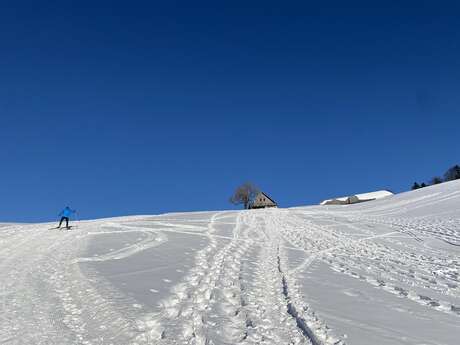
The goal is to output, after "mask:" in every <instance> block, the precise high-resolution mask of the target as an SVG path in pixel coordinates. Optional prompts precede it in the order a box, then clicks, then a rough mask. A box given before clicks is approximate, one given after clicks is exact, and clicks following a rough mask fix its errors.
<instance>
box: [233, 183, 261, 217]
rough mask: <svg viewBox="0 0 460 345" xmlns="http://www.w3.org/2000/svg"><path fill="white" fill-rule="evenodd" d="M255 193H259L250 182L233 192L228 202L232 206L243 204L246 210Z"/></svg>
mask: <svg viewBox="0 0 460 345" xmlns="http://www.w3.org/2000/svg"><path fill="white" fill-rule="evenodd" d="M257 193H259V188H257V187H256V186H255V185H254V184H252V183H250V182H246V183H244V184H242V185H241V186H239V187H238V188H237V189H236V190H235V193H233V195H232V197H231V198H230V202H231V203H232V204H234V205H240V204H243V205H244V208H245V209H246V210H247V209H248V208H249V206H250V205H251V202H252V201H253V200H254V198H255V197H256V195H257Z"/></svg>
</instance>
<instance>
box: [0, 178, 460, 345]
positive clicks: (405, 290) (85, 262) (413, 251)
mask: <svg viewBox="0 0 460 345" xmlns="http://www.w3.org/2000/svg"><path fill="white" fill-rule="evenodd" d="M52 226H54V224H5V223H2V224H0V344H21V345H24V344H34V345H38V344H46V345H54V344H56V345H58V344H59V345H64V344H86V345H90V344H113V345H115V344H116V345H125V344H126V345H128V344H133V345H134V344H138V345H142V344H160V345H161V344H197V345H198V344H203V345H204V344H208V345H211V344H214V345H219V344H248V345H250V344H274V345H278V344H314V345H316V344H324V345H329V344H362V345H385V344H414V345H415V344H417V345H422V344H423V345H427V344H438V345H439V344H450V345H458V344H460V281H459V280H460V276H459V274H460V257H459V255H460V181H455V182H449V183H444V184H441V185H437V186H434V187H428V188H424V189H420V190H417V191H414V192H409V193H403V194H399V195H396V196H392V197H389V198H386V199H382V200H377V201H372V202H368V203H362V204H357V205H347V206H314V207H300V208H292V209H266V210H250V211H241V212H237V211H224V212H200V213H182V214H179V213H177V214H165V215H161V216H135V217H122V218H112V219H102V220H94V221H82V222H79V223H78V224H77V227H76V228H74V229H72V230H69V231H67V230H49V228H50V227H52Z"/></svg>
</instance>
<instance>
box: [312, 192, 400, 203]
mask: <svg viewBox="0 0 460 345" xmlns="http://www.w3.org/2000/svg"><path fill="white" fill-rule="evenodd" d="M391 195H394V194H393V193H392V192H390V191H388V190H379V191H376V192H370V193H363V194H356V195H350V196H344V197H340V198H334V199H328V200H324V201H322V202H321V205H350V204H357V203H360V202H366V201H372V200H377V199H382V198H386V197H387V196H391Z"/></svg>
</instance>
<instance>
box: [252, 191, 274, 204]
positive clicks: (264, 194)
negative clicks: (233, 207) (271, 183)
mask: <svg viewBox="0 0 460 345" xmlns="http://www.w3.org/2000/svg"><path fill="white" fill-rule="evenodd" d="M260 194H262V195H263V196H264V197H266V198H267V199H268V200H270V201H271V202H272V203H274V204H276V201H275V200H273V199H272V198H270V197H269V196H268V195H267V194H266V193H264V192H259V194H257V196H259V195H260ZM257 196H256V198H257Z"/></svg>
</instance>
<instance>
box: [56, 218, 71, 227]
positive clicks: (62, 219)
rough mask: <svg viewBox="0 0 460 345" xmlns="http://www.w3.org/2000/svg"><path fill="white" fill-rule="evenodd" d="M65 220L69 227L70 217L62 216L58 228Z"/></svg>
mask: <svg viewBox="0 0 460 345" xmlns="http://www.w3.org/2000/svg"><path fill="white" fill-rule="evenodd" d="M64 220H65V226H66V227H67V228H68V227H69V217H62V218H61V221H60V222H59V226H58V228H60V227H61V224H62V221H64Z"/></svg>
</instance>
